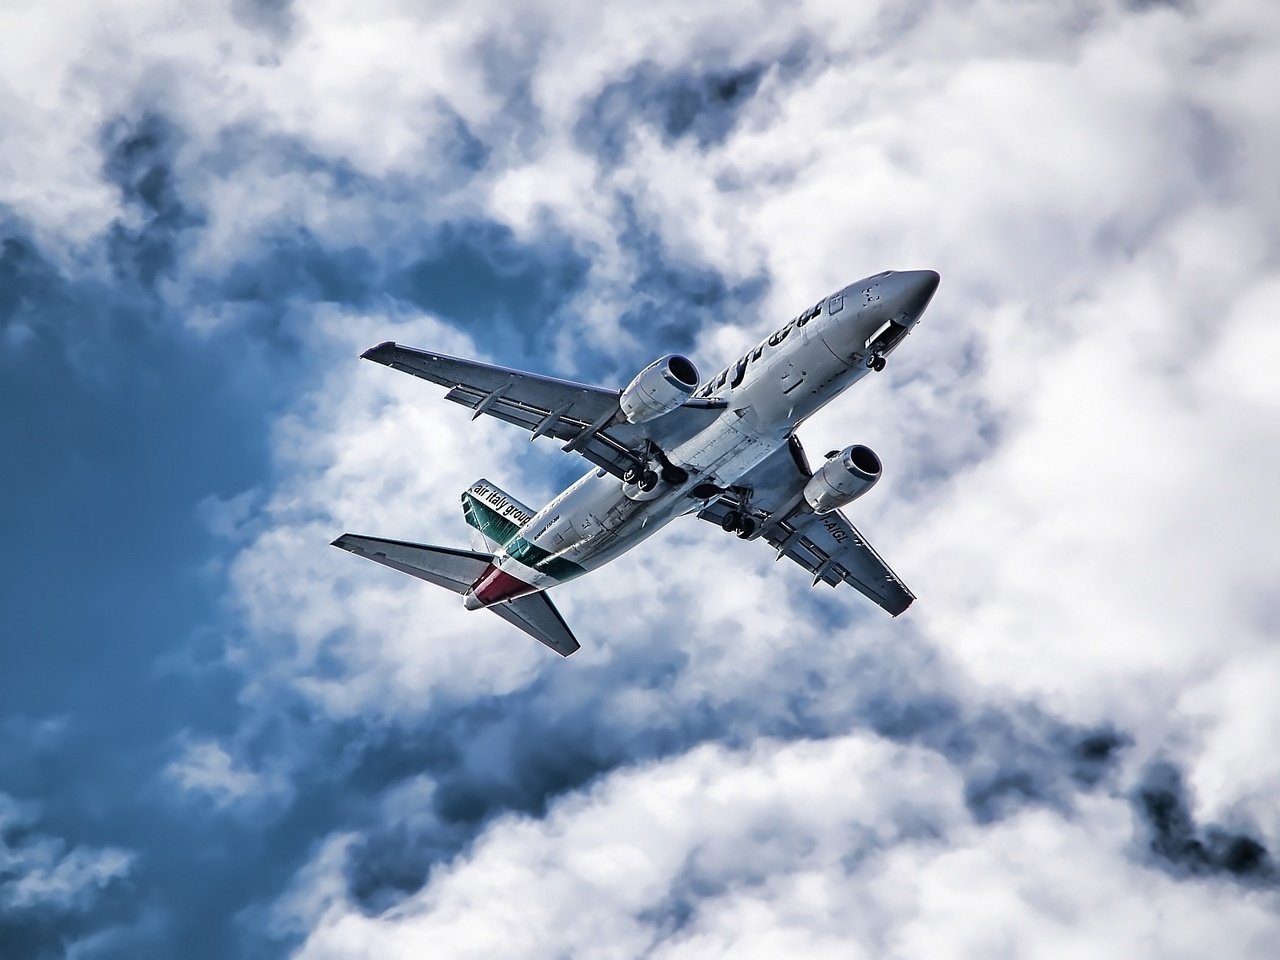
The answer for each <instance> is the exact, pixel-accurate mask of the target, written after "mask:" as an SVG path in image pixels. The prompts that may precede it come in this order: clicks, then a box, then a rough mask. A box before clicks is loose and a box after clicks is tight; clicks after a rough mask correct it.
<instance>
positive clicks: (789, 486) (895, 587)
mask: <svg viewBox="0 0 1280 960" xmlns="http://www.w3.org/2000/svg"><path fill="white" fill-rule="evenodd" d="M811 476H813V471H812V470H810V469H809V462H808V458H806V457H805V454H804V448H803V447H801V446H800V441H799V440H798V439H796V436H795V435H794V434H792V435H791V438H790V441H789V442H788V444H787V446H786V447H783V448H782V449H780V450H779V451H777V452H776V453H774V454H773V455H771V456H770V457H768V458H767V459H766V460H764V461H763V462H762V463H760V464H759V465H758V466H757V467H756V468H755V469H753V470H751V471H750V472H748V473H747V474H746V475H745V476H744V477H743V478H742V480H741V481H740V483H739V487H740V488H746V489H745V490H743V493H744V494H745V497H737V498H735V497H732V496H722V497H719V498H718V499H716V500H713V501H712V502H711V503H709V504H708V505H707V506H706V507H705V508H704V509H703V510H702V511H701V512H700V513H699V514H698V516H699V517H701V518H702V519H703V520H709V521H711V522H712V523H723V521H724V519H725V515H726V514H728V512H729V511H730V510H740V509H742V508H743V507H744V506H745V507H746V508H747V510H748V512H749V513H751V515H752V516H753V517H755V518H756V519H757V521H758V522H759V523H760V527H759V529H758V531H757V533H756V534H755V536H754V537H753V538H752V539H761V540H764V541H766V542H767V543H769V544H770V545H771V546H773V547H775V548H776V549H777V551H778V557H777V558H778V559H779V560H781V559H782V558H783V557H789V558H790V559H792V560H794V561H795V562H796V563H798V564H800V566H802V567H804V568H805V569H806V570H808V571H809V572H810V573H812V574H813V583H814V586H817V584H818V582H819V581H821V582H823V583H829V584H831V586H833V587H834V586H836V585H837V584H839V583H847V584H849V585H850V586H851V587H853V588H854V589H855V590H857V591H858V592H859V593H861V594H862V595H863V596H865V597H867V598H868V599H869V600H871V601H873V602H874V603H876V604H877V605H879V606H881V607H883V608H884V609H885V610H887V611H888V612H889V613H891V614H892V615H893V616H895V617H896V616H897V615H898V614H900V613H902V612H903V611H904V610H906V609H907V607H909V606H911V601H913V600H914V599H915V594H913V593H912V592H911V591H910V590H908V589H907V587H906V585H905V584H903V582H902V581H901V580H899V579H898V575H897V574H895V573H894V572H893V571H892V570H890V569H889V566H888V564H886V563H885V562H884V560H882V559H881V558H880V554H878V553H876V551H875V550H874V549H873V548H872V546H871V544H869V543H867V540H866V538H865V537H863V535H862V534H861V533H859V532H858V528H857V527H855V526H854V525H853V524H852V523H850V522H849V520H848V518H847V517H845V516H844V514H843V513H841V512H840V511H838V510H836V511H832V512H831V513H828V514H824V515H823V516H818V515H817V514H815V513H814V512H813V511H812V510H810V509H809V506H808V504H806V503H805V500H804V487H805V484H806V483H807V482H808V480H809V478H810V477H811ZM744 499H745V503H744V502H743V500H744Z"/></svg>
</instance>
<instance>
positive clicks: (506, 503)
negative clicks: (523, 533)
mask: <svg viewBox="0 0 1280 960" xmlns="http://www.w3.org/2000/svg"><path fill="white" fill-rule="evenodd" d="M471 493H472V495H473V496H475V497H476V499H478V500H483V501H484V502H485V503H487V504H488V505H489V506H491V507H492V508H493V509H494V512H495V513H497V514H498V515H499V516H501V517H506V518H507V519H508V520H511V521H512V522H513V523H515V524H516V525H517V526H520V527H523V526H524V525H525V524H526V523H528V522H529V521H530V520H532V519H533V514H531V513H528V512H527V511H525V510H524V509H523V508H522V507H521V506H520V505H519V504H516V503H512V502H511V501H510V500H508V499H507V498H506V497H505V496H503V494H502V491H500V490H495V489H494V488H493V487H489V486H486V485H485V484H483V483H477V484H476V485H475V486H473V487H472V488H471Z"/></svg>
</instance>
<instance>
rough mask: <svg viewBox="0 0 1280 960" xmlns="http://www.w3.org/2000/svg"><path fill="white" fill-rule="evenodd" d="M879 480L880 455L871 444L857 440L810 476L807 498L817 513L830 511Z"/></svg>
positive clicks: (806, 487)
mask: <svg viewBox="0 0 1280 960" xmlns="http://www.w3.org/2000/svg"><path fill="white" fill-rule="evenodd" d="M879 479H880V458H879V457H877V456H876V454H875V451H874V450H872V449H871V448H870V447H864V446H863V445H862V444H860V443H855V444H854V445H853V446H851V447H845V448H844V449H843V450H841V451H840V453H839V454H838V455H837V456H834V457H832V458H831V459H830V460H828V461H827V462H826V463H824V464H823V465H822V469H821V470H819V471H818V472H817V473H815V474H814V475H813V476H812V477H810V478H809V482H808V483H807V484H805V488H804V499H805V502H806V503H808V504H809V506H811V507H813V512H814V513H817V514H823V513H830V512H831V511H832V510H839V509H840V508H841V507H843V506H844V505H845V504H848V503H853V501H855V500H857V499H858V498H859V497H860V496H862V495H863V494H864V493H866V492H867V491H868V490H870V489H871V488H872V487H874V486H875V485H876V481H877V480H879Z"/></svg>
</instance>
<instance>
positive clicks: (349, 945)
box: [278, 736, 1276, 960]
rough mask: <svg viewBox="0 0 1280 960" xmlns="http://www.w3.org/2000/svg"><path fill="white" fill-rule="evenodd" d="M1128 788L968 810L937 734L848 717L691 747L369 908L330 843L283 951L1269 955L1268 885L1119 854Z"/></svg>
mask: <svg viewBox="0 0 1280 960" xmlns="http://www.w3.org/2000/svg"><path fill="white" fill-rule="evenodd" d="M1128 838H1129V825H1128V815H1127V809H1126V807H1125V806H1124V804H1123V803H1121V802H1119V801H1117V800H1116V799H1115V798H1099V799H1095V800H1090V801H1088V802H1086V803H1085V804H1084V805H1083V806H1082V808H1081V809H1080V810H1079V812H1078V816H1077V817H1076V818H1074V819H1073V820H1067V819H1063V818H1062V817H1060V816H1058V815H1056V814H1052V813H1048V812H1045V811H1028V812H1026V813H1023V814H1020V815H1017V816H1015V817H1012V818H1009V819H1008V820H1006V821H1004V822H1002V823H1000V824H998V825H996V826H994V827H990V828H978V827H976V826H975V825H974V824H973V823H972V822H971V821H970V820H969V819H968V815H967V811H966V809H965V807H964V805H963V803H962V800H961V790H960V784H959V782H958V781H957V780H956V778H955V777H954V775H953V773H952V771H951V770H949V768H948V767H947V765H946V763H945V762H943V761H942V760H941V758H939V757H938V756H936V755H934V754H931V753H928V752H925V751H920V750H918V749H909V748H908V749H903V748H897V747H891V746H888V745H886V744H885V743H884V742H883V741H879V740H876V739H873V738H867V737H862V736H851V737H843V738H838V739H835V740H831V741H824V742H804V741H801V742H796V743H790V744H778V743H774V742H768V741H761V742H759V743H757V744H756V745H755V746H754V747H753V748H752V749H751V750H749V751H745V752H740V753H739V752H729V751H726V750H724V749H723V748H720V747H714V746H704V747H700V748H698V749H696V750H694V751H692V752H690V753H688V754H686V755H684V756H682V757H678V758H675V759H673V760H671V761H668V762H666V763H662V764H653V765H645V766H641V767H638V768H634V769H629V770H622V771H618V772H615V773H613V774H611V775H610V776H609V777H608V778H606V779H605V780H604V781H602V782H601V783H599V784H598V785H596V786H595V787H594V788H592V789H591V790H589V791H587V792H585V793H583V794H581V795H577V796H574V797H571V798H568V799H565V800H562V801H561V802H559V803H558V804H556V806H555V807H554V808H553V809H552V810H551V811H550V812H549V813H548V815H547V816H546V817H545V818H544V819H542V820H531V819H527V818H524V817H505V818H502V819H500V820H498V821H496V822H495V823H493V824H492V825H491V826H490V827H489V828H488V830H486V832H485V834H484V835H483V836H482V837H481V839H479V840H478V841H477V842H476V844H475V845H474V847H473V848H472V849H471V850H469V851H468V852H467V853H466V854H465V855H464V856H461V857H459V858H458V859H456V860H455V861H454V862H453V863H451V864H449V865H447V866H443V867H441V868H439V869H437V870H436V871H433V873H432V874H431V877H430V879H429V881H428V883H427V885H426V886H425V887H424V888H423V889H422V890H421V891H419V892H418V893H417V894H415V895H413V896H412V897H410V898H408V899H407V900H405V901H404V902H403V903H401V904H400V905H398V906H396V907H394V908H392V909H391V910H389V911H387V912H386V913H384V914H382V915H380V916H369V915H368V914H367V913H366V912H364V911H362V910H361V909H359V907H358V906H357V905H355V904H353V903H352V902H351V901H350V900H349V899H348V895H347V893H346V887H345V884H344V883H343V880H342V877H343V864H344V861H345V854H346V847H347V844H348V842H349V838H342V837H335V838H332V839H331V840H330V842H329V843H328V844H327V845H326V846H325V847H324V849H323V850H322V851H321V853H320V854H318V856H317V857H316V859H315V860H314V861H313V863H312V864H311V866H310V867H309V868H308V870H307V871H306V872H305V873H304V874H303V875H302V876H301V877H300V878H299V881H298V884H297V886H296V887H295V889H294V890H293V891H292V892H291V894H290V896H289V897H288V898H287V899H286V901H284V902H283V903H282V905H281V907H280V915H279V916H278V922H280V923H281V924H282V925H284V926H286V927H288V926H294V927H296V928H298V929H302V930H307V931H309V932H310V933H309V936H308V938H307V939H306V941H305V942H304V943H303V945H302V946H301V947H300V949H299V950H298V951H297V953H296V954H295V956H297V957H299V958H305V960H332V958H340V957H354V956H368V955H370V954H376V955H378V956H382V957H389V958H394V957H411V956H420V955H421V954H422V953H423V951H427V952H431V953H444V954H447V955H449V956H452V957H473V956H474V957H480V956H493V955H494V954H495V953H500V954H502V955H503V956H510V957H528V958H534V957H559V956H566V955H568V956H575V957H584V958H612V957H619V958H621V957H634V956H653V957H663V958H673V960H674V958H685V957H718V956H735V957H742V956H745V957H777V956H804V957H877V956H892V957H900V958H903V960H908V958H927V957H928V958H931V957H939V956H945V957H951V956H954V957H978V956H992V955H1000V954H1007V955H1010V956H1020V957H1021V956H1025V957H1044V958H1048V957H1091V956H1097V955H1098V953H1099V952H1102V953H1108V952H1112V951H1118V952H1121V953H1124V954H1126V955H1130V956H1161V957H1189V956H1201V955H1204V954H1205V953H1223V954H1229V955H1231V956H1238V957H1242V958H1244V957H1256V958H1263V957H1269V956H1270V952H1269V951H1270V949H1271V946H1272V944H1273V942H1274V941H1273V939H1272V938H1273V937H1274V933H1275V930H1276V919H1275V914H1274V913H1273V912H1272V911H1273V909H1274V903H1273V902H1272V900H1273V898H1272V896H1271V895H1261V894H1259V895H1256V896H1241V895H1239V893H1238V892H1237V891H1235V890H1232V889H1231V888H1229V887H1226V886H1223V885H1220V884H1215V883H1193V884H1186V883H1180V882H1178V881H1175V880H1173V879H1171V878H1169V877H1168V876H1166V875H1164V874H1161V873H1158V872H1153V871H1150V870H1146V869H1144V868H1142V867H1139V866H1136V865H1133V864H1129V863H1126V862H1125V860H1124V858H1123V853H1124V849H1125V846H1126V844H1127V843H1128Z"/></svg>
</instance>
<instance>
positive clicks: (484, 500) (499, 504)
mask: <svg viewBox="0 0 1280 960" xmlns="http://www.w3.org/2000/svg"><path fill="white" fill-rule="evenodd" d="M462 515H463V516H464V517H466V520H467V523H468V524H469V525H470V526H471V528H472V529H473V530H475V531H476V534H475V535H473V537H472V546H474V547H476V548H477V549H481V548H484V549H487V550H488V551H489V552H490V553H495V552H497V550H498V549H499V548H500V547H505V546H506V545H507V544H508V543H510V542H511V540H512V538H513V537H515V535H516V534H517V533H519V532H520V529H521V528H522V527H523V526H524V525H525V524H526V523H528V522H529V521H530V520H532V519H533V511H532V510H530V509H529V508H528V507H526V506H525V505H524V504H523V503H521V502H520V501H519V500H517V499H516V498H515V497H513V496H511V495H510V494H509V493H507V492H505V491H504V490H502V489H500V488H499V487H497V486H495V485H494V484H492V483H490V482H489V481H488V480H485V479H483V478H481V479H479V480H477V481H476V482H475V483H473V484H472V485H471V486H470V488H468V489H467V490H465V491H464V492H463V494H462ZM477 537H478V539H477Z"/></svg>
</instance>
